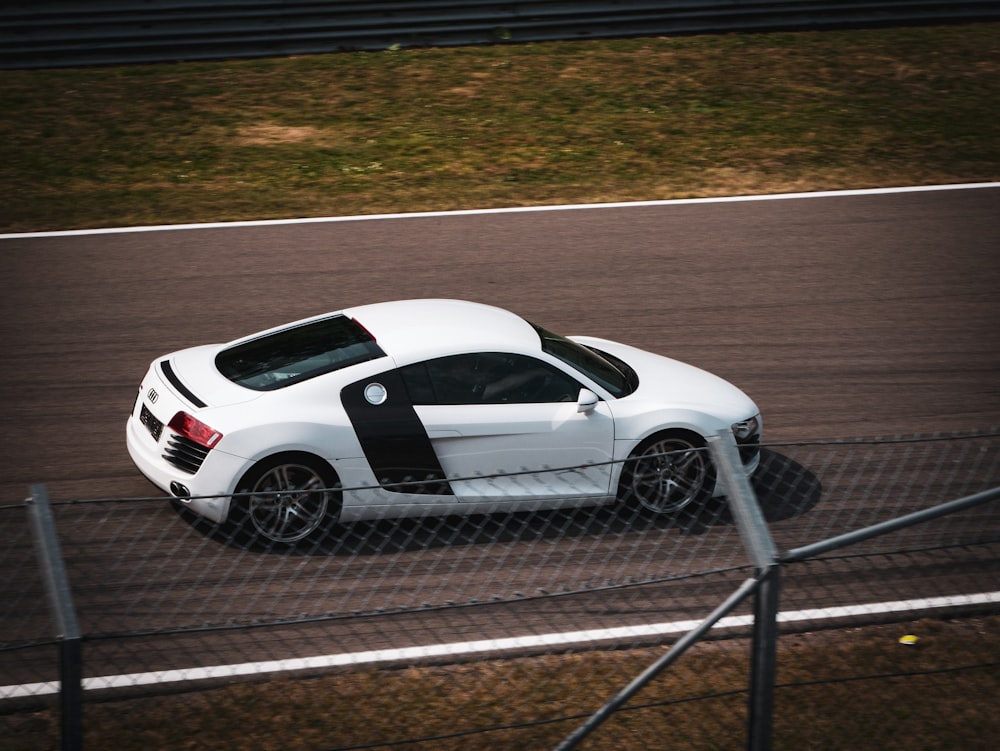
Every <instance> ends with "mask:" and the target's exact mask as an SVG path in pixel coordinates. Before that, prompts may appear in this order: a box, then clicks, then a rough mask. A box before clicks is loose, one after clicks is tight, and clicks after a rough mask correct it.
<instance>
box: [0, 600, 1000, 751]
mask: <svg viewBox="0 0 1000 751" xmlns="http://www.w3.org/2000/svg"><path fill="white" fill-rule="evenodd" d="M998 630H1000V616H989V617H981V618H966V619H961V620H952V621H944V620H930V619H925V620H921V621H917V622H912V623H899V624H884V625H879V626H869V627H865V628H849V629H839V630H833V631H820V632H812V633H801V634H789V635H786V636H784V637H783V638H782V639H781V641H780V646H779V656H778V684H779V685H778V688H777V691H776V697H775V714H774V748H775V749H789V750H792V749H795V750H799V749H804V748H808V749H811V750H812V751H823V750H824V749H830V750H831V751H832V750H834V749H852V751H892V750H894V749H899V750H900V751H912V749H914V748H920V749H923V750H925V751H926V750H928V749H956V750H957V749H962V750H963V751H968V750H973V751H974V750H975V749H983V750H984V751H985V750H986V749H992V748H993V745H992V744H993V743H994V742H995V740H996V738H998V737H1000V718H998V716H997V713H996V711H995V709H996V708H995V698H996V695H997V689H998V688H1000V685H998V684H1000V642H998V641H997V639H996V638H995V635H996V633H997V631H998ZM904 634H914V635H917V636H918V637H919V641H918V642H917V644H916V645H915V646H904V645H902V644H900V643H899V638H900V637H901V636H902V635H904ZM748 649H749V645H748V643H747V640H745V639H735V640H728V641H721V642H703V643H701V644H699V645H697V646H695V647H694V648H693V649H692V650H691V651H690V652H689V653H688V654H686V655H684V656H683V657H682V658H681V659H680V660H679V661H678V662H677V663H675V664H674V665H673V666H672V667H671V668H669V669H668V670H667V671H666V672H664V673H663V674H661V675H660V676H659V677H658V678H657V679H655V680H654V681H653V682H652V683H651V684H650V685H649V686H648V687H647V688H646V689H644V690H643V691H642V692H640V693H639V694H638V695H637V696H636V697H635V698H634V699H633V700H632V702H630V704H629V705H628V706H627V707H626V708H625V709H623V710H621V711H619V712H618V713H617V714H616V715H615V716H614V717H613V718H612V719H610V720H609V721H608V722H607V723H606V724H605V725H603V726H602V727H601V728H600V729H599V730H598V731H597V732H596V733H595V734H594V735H593V736H591V737H590V738H589V739H588V740H587V741H585V742H584V743H583V744H582V745H581V746H580V748H581V749H585V750H587V751H594V750H596V749H601V750H602V751H605V750H608V749H611V750H617V751H640V750H642V749H660V748H664V747H665V746H664V739H669V748H671V749H679V750H681V751H687V750H690V751H705V750H706V749H735V748H742V747H744V746H745V740H744V739H745V737H746V735H745V734H746V729H745V723H746V702H747V694H746V688H747V684H748V672H749V670H748V665H749V662H748ZM659 654H660V650H658V649H638V650H629V651H622V652H590V653H582V654H561V655H549V656H546V657H535V658H519V659H511V660H483V661H481V662H476V663H473V664H466V665H452V666H433V665H423V666H412V667H408V668H402V669H392V670H389V669H373V670H362V671H356V672H351V673H339V674H335V675H328V676H324V677H314V678H307V679H289V678H283V679H278V680H274V681H270V682H268V683H264V684H257V683H239V684H234V685H231V686H226V687H222V688H214V689H210V690H202V691H197V692H191V693H185V694H174V695H166V696H157V697H148V698H139V699H128V700H117V701H108V702H102V703H94V704H88V705H86V707H85V712H84V725H85V733H86V739H85V747H87V748H115V749H120V751H130V750H131V749H135V750H136V751H138V750H139V749H147V748H171V749H201V750H204V751H213V750H214V749H220V750H221V749H227V750H228V749H232V748H246V749H251V748H252V749H257V750H258V751H268V750H270V749H274V750H279V749H280V750H281V751H296V750H302V751H319V750H320V749H347V748H351V749H358V748H365V749H387V748H398V747H403V748H408V749H434V750H435V751H478V750H480V749H481V750H482V751H487V750H488V751H505V750H509V751H524V750H525V749H551V748H555V747H556V746H557V745H558V744H559V743H560V741H561V740H563V739H564V738H565V737H566V736H567V735H569V733H571V732H572V731H573V730H575V729H576V728H577V727H578V726H579V725H580V724H581V723H582V722H583V720H584V718H585V717H586V716H587V715H588V714H589V713H591V712H593V711H595V710H596V709H597V708H599V707H600V706H601V705H602V704H603V703H604V702H605V701H607V700H608V699H609V698H610V697H611V696H612V695H614V693H615V692H617V691H618V690H620V689H621V688H623V687H624V686H625V685H627V684H628V682H629V681H630V680H631V679H632V678H633V677H634V676H636V675H638V674H639V673H640V672H641V671H642V670H643V669H645V667H646V666H647V665H649V664H650V663H651V662H652V661H653V660H655V659H656V657H657V656H658V655H659ZM4 725H6V726H7V728H8V731H7V733H6V734H5V743H6V744H9V745H5V746H4V748H6V749H10V751H22V750H24V751H27V750H28V749H32V750H33V751H36V750H37V749H43V748H57V747H58V718H57V716H56V714H55V712H54V711H51V710H48V711H42V712H31V713H27V712H22V713H19V714H16V715H8V716H6V717H2V716H0V727H3V726H4ZM416 739H424V740H423V741H422V742H418V741H417V740H416Z"/></svg>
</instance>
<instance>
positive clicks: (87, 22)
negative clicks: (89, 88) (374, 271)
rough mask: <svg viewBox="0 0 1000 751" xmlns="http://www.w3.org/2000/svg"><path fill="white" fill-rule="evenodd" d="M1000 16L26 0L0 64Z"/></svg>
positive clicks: (560, 5) (991, 3) (883, 0)
mask: <svg viewBox="0 0 1000 751" xmlns="http://www.w3.org/2000/svg"><path fill="white" fill-rule="evenodd" d="M991 20H1000V0H958V1H956V2H948V3H942V2H939V1H938V0H910V1H909V2H902V1H900V0H847V1H844V0H825V1H816V0H772V2H758V1H756V0H580V1H578V2H567V1H565V0H562V1H560V0H522V2H517V3H501V2H498V0H464V2H458V1H457V0H430V1H429V2H423V3H412V2H401V1H400V0H371V1H369V2H330V0H92V1H91V2H88V3H77V2H69V1H67V0H26V1H25V0H22V1H20V2H18V1H15V2H5V3H3V4H2V5H0V68H7V69H11V68H46V67H66V66H81V65H106V64H124V63H151V62H168V61H177V60H209V59H222V58H238V57H270V56H283V55H297V54H315V53H324V52H340V51H348V50H381V49H389V48H397V47H428V46H451V45H472V44H493V43H504V42H513V43H520V42H532V41H545V40H554V39H592V38H607V37H627V36H650V35H676V34H692V33H718V32H739V31H765V30H779V29H815V28H832V27H844V26H867V25H903V24H918V23H952V22H968V21H991Z"/></svg>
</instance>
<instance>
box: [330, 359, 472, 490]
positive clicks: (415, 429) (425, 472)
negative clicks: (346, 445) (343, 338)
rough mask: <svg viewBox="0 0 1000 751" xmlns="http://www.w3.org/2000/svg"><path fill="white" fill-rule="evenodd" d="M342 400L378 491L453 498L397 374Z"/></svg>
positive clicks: (349, 390)
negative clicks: (380, 487)
mask: <svg viewBox="0 0 1000 751" xmlns="http://www.w3.org/2000/svg"><path fill="white" fill-rule="evenodd" d="M340 398H341V401H342V402H343V405H344V410H345V411H346V412H347V417H348V418H349V419H350V421H351V424H352V425H353V426H354V432H355V433H356V434H357V436H358V440H359V441H360V442H361V448H362V450H364V452H365V458H367V459H368V463H369V465H371V468H372V471H373V472H374V473H375V477H376V478H377V479H378V483H379V485H381V486H382V487H383V488H385V489H386V490H389V491H393V492H398V493H430V494H434V495H453V493H452V489H451V485H449V484H448V481H447V480H446V479H445V474H444V470H443V469H442V468H441V463H440V462H439V461H438V458H437V454H435V453H434V447H433V446H432V445H431V440H430V438H429V437H428V436H427V431H426V430H425V429H424V425H423V423H422V422H421V421H420V417H419V416H418V415H417V412H416V410H415V409H414V408H413V404H412V403H411V402H410V398H409V395H408V393H407V391H406V387H405V386H404V384H403V379H402V377H401V376H400V374H399V372H398V371H396V370H390V371H387V372H385V373H380V374H379V375H377V376H372V377H369V378H365V379H364V380H361V381H358V382H356V383H352V384H351V385H350V386H346V387H344V389H343V390H342V391H341V392H340Z"/></svg>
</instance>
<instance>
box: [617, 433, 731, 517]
mask: <svg viewBox="0 0 1000 751" xmlns="http://www.w3.org/2000/svg"><path fill="white" fill-rule="evenodd" d="M714 488H715V468H714V467H713V465H712V460H711V458H710V457H709V455H708V450H707V449H706V447H705V442H704V441H703V440H702V438H701V436H698V435H696V434H693V433H688V432H686V431H685V432H681V431H677V432H668V433H661V434H658V435H656V436H653V437H652V438H650V439H648V440H647V441H645V442H643V443H642V444H640V445H639V447H638V448H637V449H636V450H635V452H634V453H633V454H632V456H630V457H629V458H628V460H627V461H626V462H625V466H624V467H623V469H622V479H621V482H620V484H619V488H618V497H619V499H621V500H622V501H626V502H635V503H637V504H638V505H639V506H641V507H642V508H643V509H645V510H646V511H650V512H652V513H654V514H675V513H677V512H678V511H680V510H681V509H683V508H685V507H687V506H690V505H692V504H703V503H705V502H706V501H707V500H708V499H709V498H710V497H711V495H712V491H713V490H714Z"/></svg>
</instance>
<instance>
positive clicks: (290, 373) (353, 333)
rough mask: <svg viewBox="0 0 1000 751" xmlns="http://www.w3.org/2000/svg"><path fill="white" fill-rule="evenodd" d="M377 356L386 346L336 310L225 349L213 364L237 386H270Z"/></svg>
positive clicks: (261, 389)
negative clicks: (379, 344)
mask: <svg viewBox="0 0 1000 751" xmlns="http://www.w3.org/2000/svg"><path fill="white" fill-rule="evenodd" d="M378 357H385V352H383V351H382V348H381V347H379V346H378V344H376V343H375V340H374V339H373V338H372V336H371V335H370V334H369V333H368V332H367V331H365V330H364V329H363V328H362V327H361V326H359V325H358V324H357V323H356V322H355V321H353V320H352V319H350V318H347V317H346V316H342V315H338V316H333V317H332V318H324V319H322V320H319V321H313V322H312V323H305V324H302V325H301V326H294V327H292V328H288V329H283V330H282V331H277V332H274V333H272V334H267V335H265V336H262V337H259V338H257V339H253V340H251V341H249V342H244V343H242V344H237V345H235V346H233V347H229V348H228V349H224V350H223V351H222V352H220V353H219V354H218V355H217V356H216V358H215V366H216V367H217V368H218V369H219V372H220V373H222V375H224V376H225V377H226V378H228V379H229V380H230V381H233V382H234V383H238V384H239V385H240V386H246V387H247V388H250V389H254V390H256V391H273V390H274V389H279V388H282V387H284V386H290V385H291V384H293V383H298V382H299V381H304V380H306V379H308V378H314V377H316V376H318V375H322V374H323V373H329V372H331V371H333V370H339V369H341V368H346V367H348V366H351V365H355V364H357V363H359V362H365V361H366V360H374V359H375V358H378Z"/></svg>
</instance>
